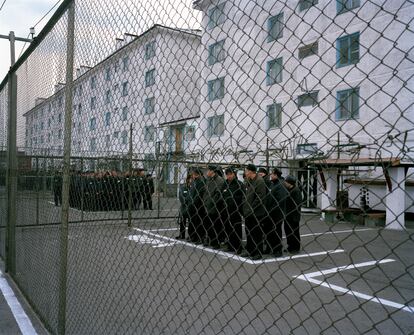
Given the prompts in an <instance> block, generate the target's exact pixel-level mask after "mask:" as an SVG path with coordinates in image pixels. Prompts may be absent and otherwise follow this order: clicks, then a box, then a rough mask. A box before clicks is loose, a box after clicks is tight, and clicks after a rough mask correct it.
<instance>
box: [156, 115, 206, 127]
mask: <svg viewBox="0 0 414 335" xmlns="http://www.w3.org/2000/svg"><path fill="white" fill-rule="evenodd" d="M199 117H200V115H197V116H191V117H187V118H184V119H179V120H174V121H168V122H163V123H160V124H159V125H160V126H161V127H162V126H168V125H170V124H174V123H177V122H183V121H188V120H194V119H198V118H199Z"/></svg>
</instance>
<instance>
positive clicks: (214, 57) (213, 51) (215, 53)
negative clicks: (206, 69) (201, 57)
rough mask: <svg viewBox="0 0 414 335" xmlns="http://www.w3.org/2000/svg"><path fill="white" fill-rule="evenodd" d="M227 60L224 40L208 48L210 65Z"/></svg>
mask: <svg viewBox="0 0 414 335" xmlns="http://www.w3.org/2000/svg"><path fill="white" fill-rule="evenodd" d="M225 58H226V51H225V50H224V40H221V41H219V42H217V43H214V44H212V45H210V46H209V47H208V65H213V64H215V63H218V62H222V61H223V60H224V59H225Z"/></svg>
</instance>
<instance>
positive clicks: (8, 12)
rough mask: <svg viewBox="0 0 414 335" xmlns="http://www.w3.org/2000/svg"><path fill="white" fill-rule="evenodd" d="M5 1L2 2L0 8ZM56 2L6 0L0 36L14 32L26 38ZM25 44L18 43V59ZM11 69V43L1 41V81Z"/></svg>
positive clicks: (0, 13) (41, 24)
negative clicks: (31, 28)
mask: <svg viewBox="0 0 414 335" xmlns="http://www.w3.org/2000/svg"><path fill="white" fill-rule="evenodd" d="M3 1H4V0H0V6H1V4H2V3H3ZM56 2H57V0H6V2H5V3H4V6H3V9H2V10H1V11H0V34H2V35H8V34H9V32H10V31H11V30H12V31H14V32H15V35H16V36H19V37H24V38H26V37H27V35H28V34H29V29H30V27H32V26H34V24H35V23H36V22H37V21H39V20H40V19H41V18H42V17H43V15H45V14H46V13H47V12H48V11H49V9H50V8H52V7H53V5H55V4H56ZM60 2H61V1H60ZM60 2H59V3H60ZM56 8H57V7H56ZM56 8H55V9H54V10H53V11H52V12H51V13H50V14H49V15H48V16H47V17H46V18H45V19H44V20H43V21H42V22H41V23H39V25H38V26H37V27H36V33H39V32H40V31H41V30H42V28H43V26H44V25H45V24H46V23H47V20H48V19H49V18H50V16H51V15H52V14H53V12H54V11H55V10H56ZM23 44H24V43H23V42H16V59H17V58H18V56H19V55H20V52H21V49H22V47H23ZM26 47H27V44H26ZM9 67H10V43H9V41H8V40H3V39H0V81H2V80H3V78H4V77H5V76H6V74H7V71H8V70H9Z"/></svg>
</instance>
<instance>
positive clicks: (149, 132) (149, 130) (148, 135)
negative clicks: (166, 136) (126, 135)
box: [144, 126, 155, 142]
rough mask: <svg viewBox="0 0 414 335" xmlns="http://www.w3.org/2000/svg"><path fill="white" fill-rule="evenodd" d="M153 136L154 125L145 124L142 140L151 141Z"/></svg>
mask: <svg viewBox="0 0 414 335" xmlns="http://www.w3.org/2000/svg"><path fill="white" fill-rule="evenodd" d="M154 138H155V128H154V126H145V127H144V141H145V142H152V141H154Z"/></svg>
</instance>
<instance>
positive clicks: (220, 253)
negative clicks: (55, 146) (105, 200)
mask: <svg viewBox="0 0 414 335" xmlns="http://www.w3.org/2000/svg"><path fill="white" fill-rule="evenodd" d="M134 230H136V231H139V232H140V233H142V234H145V235H148V236H153V237H156V238H157V239H160V240H165V241H170V242H173V244H175V245H177V244H181V245H186V246H188V247H191V248H194V249H199V250H203V251H206V252H209V253H212V254H215V255H218V256H221V257H223V258H228V259H234V260H236V261H240V262H244V263H248V264H254V265H256V264H264V263H272V262H281V261H286V260H289V259H296V258H304V257H313V256H321V255H327V254H336V253H340V252H344V250H342V249H339V250H327V251H320V252H314V253H304V254H299V255H294V256H285V257H277V258H268V259H260V260H256V261H253V260H251V259H249V258H245V257H240V256H238V255H235V254H232V253H230V252H225V251H221V250H216V249H211V248H208V247H204V246H202V245H196V244H194V243H189V242H185V241H181V240H176V239H174V238H170V237H167V236H163V235H159V234H154V233H152V232H150V231H148V230H143V229H139V228H134ZM131 236H133V235H131Z"/></svg>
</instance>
